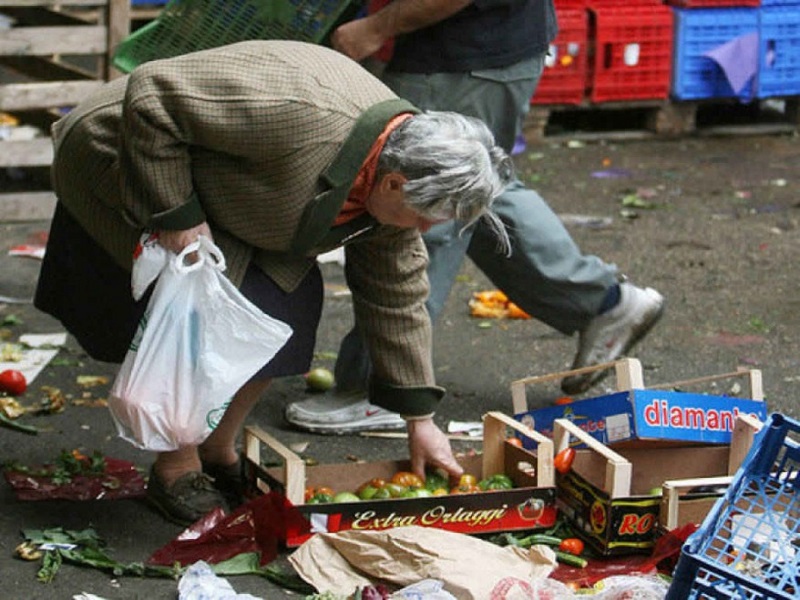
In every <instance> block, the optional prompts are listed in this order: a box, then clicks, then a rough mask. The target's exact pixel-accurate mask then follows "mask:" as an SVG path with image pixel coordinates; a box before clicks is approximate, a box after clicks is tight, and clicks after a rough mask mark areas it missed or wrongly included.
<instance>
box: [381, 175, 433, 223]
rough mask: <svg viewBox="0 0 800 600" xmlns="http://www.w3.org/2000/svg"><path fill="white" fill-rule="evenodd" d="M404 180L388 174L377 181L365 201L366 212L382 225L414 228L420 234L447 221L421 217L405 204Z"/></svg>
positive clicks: (400, 176) (401, 177) (398, 176)
mask: <svg viewBox="0 0 800 600" xmlns="http://www.w3.org/2000/svg"><path fill="white" fill-rule="evenodd" d="M405 181H406V178H405V177H403V176H402V175H400V174H399V173H388V174H387V175H384V176H383V177H382V178H381V180H380V181H378V182H377V183H376V184H375V186H374V187H373V189H372V193H371V194H370V195H369V197H368V198H367V201H366V208H367V212H369V214H371V215H372V216H373V217H375V219H376V220H377V221H378V222H379V223H381V224H383V225H394V226H395V227H403V228H412V227H416V228H417V229H419V230H420V231H421V232H422V233H425V232H426V231H428V230H429V229H430V228H431V227H433V226H434V225H436V224H437V223H443V222H445V221H446V220H447V219H439V220H431V219H426V218H424V217H421V216H420V215H419V213H417V212H416V211H415V210H413V209H411V208H409V207H408V206H406V204H405V194H404V193H403V184H404V183H405Z"/></svg>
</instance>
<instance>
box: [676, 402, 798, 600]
mask: <svg viewBox="0 0 800 600" xmlns="http://www.w3.org/2000/svg"><path fill="white" fill-rule="evenodd" d="M798 440H800V423H798V422H797V421H794V420H792V419H790V418H788V417H785V416H783V415H779V414H773V415H771V417H770V418H769V420H768V422H767V424H766V426H765V427H764V428H763V429H762V431H761V432H760V433H759V434H758V436H757V438H756V440H755V443H754V444H753V447H752V449H751V450H750V452H749V453H748V455H747V458H746V459H745V462H744V463H743V465H742V467H741V469H739V470H738V471H737V473H736V475H735V476H734V479H733V482H732V483H731V485H730V487H729V488H728V490H727V491H726V493H725V495H724V496H723V497H722V498H720V499H719V500H718V501H717V503H716V504H715V505H714V508H713V509H712V510H711V512H710V513H709V514H708V516H707V517H706V519H705V520H704V521H703V524H702V525H701V526H700V529H698V530H697V531H696V532H695V533H694V534H693V535H692V536H690V537H689V539H688V540H687V541H686V543H685V544H684V546H683V548H682V550H681V557H680V559H679V561H678V565H677V567H676V569H675V572H674V577H673V582H672V585H671V586H670V590H669V593H668V594H667V600H685V599H687V598H688V599H690V600H692V599H695V598H724V599H734V598H735V599H737V600H756V599H758V600H762V599H763V600H767V599H781V598H786V599H789V598H798V597H800V572H799V571H798V566H800V542H799V540H800V480H799V479H798V478H799V477H800V442H798Z"/></svg>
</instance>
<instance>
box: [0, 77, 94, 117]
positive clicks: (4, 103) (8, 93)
mask: <svg viewBox="0 0 800 600" xmlns="http://www.w3.org/2000/svg"><path fill="white" fill-rule="evenodd" d="M103 83H104V82H102V81H48V82H46V83H10V84H7V85H2V86H0V110H4V111H12V110H31V109H38V108H50V107H54V106H75V105H76V104H78V102H80V101H81V100H83V99H84V98H86V97H87V96H88V95H90V94H91V93H93V92H94V91H95V90H97V89H99V88H100V87H101V86H102V85H103Z"/></svg>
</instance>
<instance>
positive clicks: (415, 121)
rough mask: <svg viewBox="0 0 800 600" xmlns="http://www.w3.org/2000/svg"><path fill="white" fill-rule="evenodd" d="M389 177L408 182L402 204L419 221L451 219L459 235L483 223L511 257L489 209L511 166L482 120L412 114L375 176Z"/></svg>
mask: <svg viewBox="0 0 800 600" xmlns="http://www.w3.org/2000/svg"><path fill="white" fill-rule="evenodd" d="M388 172H400V173H402V174H403V175H404V176H405V177H406V179H407V181H406V183H405V184H404V185H403V192H404V194H405V204H406V206H408V207H409V208H411V209H413V210H415V211H416V212H417V213H418V214H419V215H420V216H421V217H423V218H426V219H430V220H433V221H437V220H442V219H455V220H456V221H458V222H460V223H464V226H463V228H462V231H463V230H464V229H466V228H468V227H469V226H470V225H472V224H473V223H474V222H476V221H477V220H478V219H485V220H486V221H487V223H488V225H489V227H490V228H491V229H492V231H493V232H494V233H495V234H496V235H497V238H498V245H499V246H500V247H501V248H502V249H503V250H504V251H505V252H506V253H510V247H511V245H510V242H509V239H508V233H507V232H506V229H505V226H504V225H503V223H502V221H501V220H500V218H499V217H498V216H497V215H496V214H495V213H494V212H492V211H491V205H492V203H493V202H494V199H495V198H496V197H497V196H498V195H500V193H501V192H502V191H503V189H505V187H506V185H508V183H509V182H510V181H511V178H512V177H513V173H514V167H513V163H512V162H511V159H510V158H509V156H508V155H507V154H506V152H505V151H504V150H503V149H502V148H500V147H499V146H497V145H495V143H494V136H493V135H492V132H491V131H490V130H489V128H488V127H487V126H486V124H485V123H483V121H481V120H479V119H476V118H473V117H467V116H464V115H461V114H459V113H455V112H440V111H430V112H423V113H420V114H417V115H414V117H412V118H410V119H407V120H405V121H404V122H403V123H401V124H400V126H399V127H397V129H395V130H394V131H393V132H392V133H391V134H390V135H389V138H388V139H387V140H386V144H385V145H384V147H383V151H382V152H381V156H380V158H379V160H378V174H379V176H380V175H384V174H386V173H388Z"/></svg>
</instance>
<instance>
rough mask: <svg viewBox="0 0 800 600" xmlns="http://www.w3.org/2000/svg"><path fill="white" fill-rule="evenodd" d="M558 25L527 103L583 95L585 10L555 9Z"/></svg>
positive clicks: (571, 99) (567, 100) (570, 99)
mask: <svg viewBox="0 0 800 600" xmlns="http://www.w3.org/2000/svg"><path fill="white" fill-rule="evenodd" d="M558 28H559V30H558V35H557V36H556V39H555V40H553V43H552V44H551V45H550V53H549V56H548V58H547V63H546V66H545V68H544V71H543V72H542V77H541V79H540V80H539V85H538V86H537V87H536V92H535V93H534V94H533V97H532V98H531V104H580V103H581V102H582V101H583V100H584V98H585V96H586V77H587V73H588V68H587V67H588V51H589V47H588V44H589V14H588V13H587V12H586V10H584V9H582V8H580V9H558Z"/></svg>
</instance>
